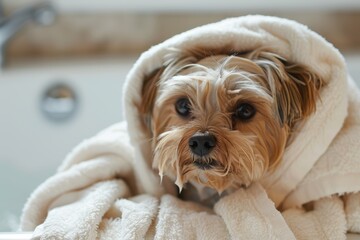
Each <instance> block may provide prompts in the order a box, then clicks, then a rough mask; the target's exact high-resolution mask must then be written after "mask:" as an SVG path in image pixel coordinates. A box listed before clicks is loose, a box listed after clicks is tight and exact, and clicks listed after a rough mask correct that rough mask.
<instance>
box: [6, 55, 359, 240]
mask: <svg viewBox="0 0 360 240" xmlns="http://www.w3.org/2000/svg"><path fill="white" fill-rule="evenodd" d="M346 59H347V62H348V66H349V71H350V73H351V75H352V76H353V77H354V79H355V80H358V82H357V83H358V85H359V86H360V82H359V80H360V55H349V56H347V57H346ZM134 60H135V58H134V57H129V58H125V57H123V58H101V59H93V60H81V59H77V60H76V59H71V60H51V61H46V60H43V61H37V62H24V63H17V64H14V65H11V66H10V67H8V68H6V69H5V70H4V71H3V72H2V73H1V77H0V111H1V116H0V191H1V200H0V201H1V204H0V232H14V231H16V229H17V228H18V224H19V216H20V214H21V209H22V207H23V205H24V203H25V201H26V199H27V198H28V196H29V195H30V193H31V192H32V191H33V190H34V189H35V188H36V186H38V185H39V184H40V183H41V182H43V181H44V180H45V179H46V178H47V177H49V176H51V175H53V174H54V173H55V171H56V168H57V166H59V164H60V163H61V161H62V160H63V159H64V157H65V155H66V154H67V153H68V152H69V151H70V150H71V149H72V148H73V147H74V146H75V145H77V144H78V143H79V142H80V141H82V140H83V139H85V138H88V137H91V136H93V135H94V134H95V133H97V132H98V131H99V130H101V129H103V128H105V127H107V126H109V125H111V124H113V123H116V122H118V121H121V120H122V119H123V116H122V108H121V95H122V85H123V83H124V78H125V75H126V73H127V72H128V70H129V69H130V67H131V65H132V63H133V62H134ZM57 86H65V87H67V88H68V91H70V92H71V93H72V94H73V96H72V100H73V102H72V103H71V102H67V104H66V101H65V104H64V106H65V107H64V106H63V107H64V108H65V110H66V106H67V109H72V111H71V112H70V113H69V115H66V116H62V117H61V116H60V117H59V116H56V113H57V112H56V111H55V116H51V111H50V114H49V112H48V111H47V106H48V105H47V102H46V99H47V98H46V96H47V94H48V93H49V91H50V92H51V89H52V88H54V87H55V88H56V87H57ZM65 95H66V94H65ZM50 103H51V101H50ZM50 105H51V104H50ZM60 105H61V104H60ZM61 106H62V105H61ZM61 106H60V108H61ZM63 110H64V109H63ZM60 112H61V109H60ZM65 112H66V111H65ZM11 237H13V238H11ZM17 237H18V238H17ZM29 237H30V235H29V234H22V235H17V234H14V233H13V234H11V233H2V234H1V233H0V240H2V239H29ZM357 237H358V236H350V237H349V239H358V238H357ZM359 239H360V238H359Z"/></svg>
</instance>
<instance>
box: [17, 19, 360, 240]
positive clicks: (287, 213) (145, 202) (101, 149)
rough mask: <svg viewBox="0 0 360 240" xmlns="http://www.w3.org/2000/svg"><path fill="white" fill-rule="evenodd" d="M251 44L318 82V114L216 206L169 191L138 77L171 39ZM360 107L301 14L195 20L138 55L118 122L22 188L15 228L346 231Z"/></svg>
mask: <svg viewBox="0 0 360 240" xmlns="http://www.w3.org/2000/svg"><path fill="white" fill-rule="evenodd" d="M260 47H265V48H267V49H270V50H271V51H273V52H275V53H277V54H279V55H280V56H283V57H284V58H286V59H288V60H290V61H292V62H296V63H300V64H303V65H305V66H307V67H308V68H309V69H311V70H312V71H314V72H316V73H317V74H318V75H319V76H321V77H322V78H323V79H324V80H325V81H326V86H325V87H324V88H323V89H322V90H321V92H320V97H321V100H319V101H318V103H317V111H316V113H314V114H313V115H312V116H310V117H309V118H308V119H307V120H306V121H305V122H303V123H302V124H301V127H300V128H298V130H297V132H296V134H295V135H294V138H293V140H292V142H291V144H290V145H289V146H288V147H287V149H286V151H285V155H284V158H283V161H282V163H281V165H280V166H279V168H278V169H277V170H276V171H275V172H274V173H272V174H271V175H269V176H265V177H264V179H262V181H261V182H260V183H256V184H253V185H252V186H251V187H250V188H249V189H246V190H244V189H240V190H238V191H236V192H234V193H232V194H230V195H228V196H226V197H223V198H221V199H220V200H219V201H218V202H217V203H216V204H215V206H214V208H213V209H210V208H207V207H203V206H201V205H200V204H198V203H194V202H184V201H182V200H179V199H177V198H175V197H174V196H172V195H169V194H166V193H174V190H176V189H175V187H174V185H170V186H167V187H162V185H160V179H159V177H158V176H157V174H156V173H155V172H154V171H153V170H151V167H150V166H151V157H152V154H151V149H150V142H149V139H148V138H149V136H148V135H147V132H146V131H143V130H142V129H143V128H142V126H143V123H142V119H141V118H140V116H139V113H138V112H137V108H136V106H137V105H138V104H139V102H140V101H141V87H142V83H143V81H144V79H145V78H146V77H147V76H148V75H150V74H151V73H152V72H153V71H154V70H156V69H158V68H160V67H162V66H163V65H164V64H165V61H166V60H165V56H166V55H168V54H171V53H173V51H174V49H177V50H178V51H181V50H191V49H194V48H196V49H199V48H202V49H204V50H215V51H216V52H219V51H220V52H221V50H222V49H224V51H225V49H227V50H228V49H231V50H232V51H234V52H241V51H249V50H253V49H257V48H260ZM227 53H228V54H230V53H229V52H224V54H227ZM359 108H360V94H359V91H358V90H357V88H356V87H355V85H354V83H353V82H352V80H351V79H350V78H349V77H348V76H347V70H346V67H345V64H344V60H343V58H342V56H341V55H340V53H339V52H338V51H337V50H336V49H335V48H334V47H333V46H332V45H331V44H329V43H328V42H326V40H324V39H323V38H322V37H320V36H319V35H317V34H316V33H314V32H312V31H311V30H309V29H307V28H306V27H305V26H303V25H301V24H298V23H296V22H293V21H289V20H285V19H279V18H275V17H264V16H246V17H240V18H233V19H227V20H224V21H221V22H218V23H214V24H209V25H205V26H202V27H199V28H195V29H193V30H190V31H188V32H185V33H182V34H179V35H177V36H174V37H173V38H170V39H169V40H167V41H165V42H163V43H161V44H159V45H157V46H154V47H152V48H151V49H150V50H148V51H147V52H145V53H143V54H142V55H141V57H140V58H139V60H138V61H137V62H136V63H135V65H134V67H133V68H132V70H131V71H130V72H129V74H128V76H127V81H126V85H125V88H124V109H125V114H126V121H127V125H128V127H127V130H125V129H124V128H123V127H124V126H123V125H122V124H117V125H114V126H113V127H110V128H109V129H107V130H104V131H103V132H101V133H100V134H99V135H97V136H95V137H94V138H91V139H89V140H87V141H85V142H83V143H82V144H80V145H79V146H78V147H77V148H75V150H74V151H73V152H72V153H70V154H69V156H68V157H67V159H66V160H65V161H64V163H63V165H62V166H61V167H60V168H59V171H58V173H57V174H56V175H54V176H53V177H51V178H50V179H48V180H47V181H46V182H44V183H43V184H42V185H41V186H40V187H39V188H38V189H37V190H35V192H34V193H33V194H32V195H31V197H30V199H29V200H28V202H27V204H26V206H25V208H24V213H23V216H22V223H21V229H22V230H26V231H31V230H34V229H35V228H36V230H35V233H34V235H35V236H37V237H38V238H42V239H49V238H51V237H55V239H95V238H98V239H143V238H150V239H152V238H156V239H195V238H199V239H229V238H233V239H295V238H296V239H345V233H346V232H347V231H351V232H355V233H359V228H360V227H359V223H360V215H359V208H360V196H359V194H354V193H355V192H358V191H359V190H360V147H359V146H360V113H359V110H358V109H359ZM127 134H129V137H130V139H128V135H127ZM345 193H347V194H346V196H344V197H339V196H337V195H339V194H345ZM309 202H312V203H313V204H312V206H307V207H306V208H304V207H301V206H302V205H303V204H305V203H309ZM276 207H277V208H276ZM277 209H279V210H282V212H280V211H278V210H277ZM64 220H66V223H63V221H64Z"/></svg>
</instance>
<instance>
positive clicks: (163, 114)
mask: <svg viewBox="0 0 360 240" xmlns="http://www.w3.org/2000/svg"><path fill="white" fill-rule="evenodd" d="M173 52H174V53H173V54H169V55H168V56H167V59H166V61H165V64H164V66H163V67H162V68H160V69H158V70H157V71H155V72H154V73H152V74H151V75H150V76H148V77H147V78H146V80H145V81H144V84H143V87H142V102H141V104H140V106H139V112H140V113H141V116H142V118H143V120H144V127H145V128H146V129H147V130H148V131H150V136H151V142H152V143H151V144H152V153H153V162H152V165H153V167H154V169H157V171H158V173H159V175H160V177H161V179H162V178H163V176H164V175H166V176H168V177H169V178H170V179H172V180H173V181H175V184H176V185H177V186H178V187H179V189H180V191H181V189H182V188H183V186H184V184H185V183H187V182H190V183H192V184H194V185H195V186H203V187H208V188H211V189H214V190H215V191H217V192H218V193H219V194H220V193H222V192H223V191H224V190H227V189H236V188H239V187H247V186H249V185H250V184H251V183H252V182H254V181H258V180H260V179H261V178H262V176H264V175H265V174H269V173H270V174H271V172H272V171H274V170H275V169H276V167H277V166H278V165H279V163H280V162H281V160H282V156H283V153H284V150H285V148H286V146H287V144H289V142H291V136H292V133H293V132H295V131H296V128H297V127H298V126H299V124H301V120H303V119H305V118H306V117H308V116H309V115H310V114H312V113H313V112H314V111H315V110H316V101H317V100H318V98H319V90H320V89H321V88H322V87H323V85H324V82H323V80H322V79H321V78H320V77H318V76H317V75H316V74H315V73H313V72H312V71H311V70H309V69H308V68H306V67H304V66H302V65H299V64H295V63H292V62H290V61H288V60H287V59H285V58H284V57H281V56H280V55H278V54H275V53H273V52H272V51H271V50H267V49H257V50H253V51H249V52H244V53H230V54H229V53H228V54H221V53H215V52H214V51H199V52H196V51H188V52H187V51H183V52H179V51H176V50H174V51H173Z"/></svg>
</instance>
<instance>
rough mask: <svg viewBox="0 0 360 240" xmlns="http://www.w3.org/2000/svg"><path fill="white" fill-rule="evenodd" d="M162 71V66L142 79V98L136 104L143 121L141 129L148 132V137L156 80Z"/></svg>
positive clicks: (156, 85)
mask: <svg viewBox="0 0 360 240" xmlns="http://www.w3.org/2000/svg"><path fill="white" fill-rule="evenodd" d="M163 71H164V69H163V68H160V69H157V70H155V71H153V72H152V73H151V74H150V75H149V76H148V77H146V78H145V79H144V81H143V86H142V89H141V96H142V99H141V103H140V104H139V105H138V111H139V113H140V117H141V120H142V123H143V128H144V129H143V130H144V131H146V132H148V134H149V137H152V111H153V108H154V103H155V98H156V94H157V89H158V82H159V80H160V77H161V75H162V73H163Z"/></svg>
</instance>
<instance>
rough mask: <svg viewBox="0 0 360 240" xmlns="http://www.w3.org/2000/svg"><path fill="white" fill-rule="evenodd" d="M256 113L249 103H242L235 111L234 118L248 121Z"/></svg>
mask: <svg viewBox="0 0 360 240" xmlns="http://www.w3.org/2000/svg"><path fill="white" fill-rule="evenodd" d="M255 113H256V109H255V107H254V106H252V105H251V104H249V103H241V104H239V105H238V107H237V109H236V110H235V113H234V117H235V118H237V119H240V120H248V119H250V118H252V117H253V116H254V115H255Z"/></svg>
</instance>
